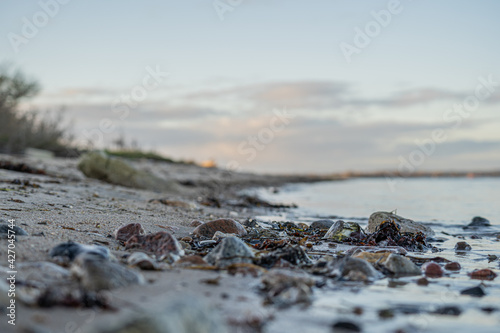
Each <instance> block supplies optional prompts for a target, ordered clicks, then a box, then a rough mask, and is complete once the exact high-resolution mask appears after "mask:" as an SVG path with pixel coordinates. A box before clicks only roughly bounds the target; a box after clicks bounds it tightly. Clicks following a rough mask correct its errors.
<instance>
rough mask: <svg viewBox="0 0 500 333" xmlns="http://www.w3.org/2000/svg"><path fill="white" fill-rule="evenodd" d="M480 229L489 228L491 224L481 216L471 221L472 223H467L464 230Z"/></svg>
mask: <svg viewBox="0 0 500 333" xmlns="http://www.w3.org/2000/svg"><path fill="white" fill-rule="evenodd" d="M480 227H491V223H490V221H489V220H488V219H485V218H484V217H481V216H475V217H474V218H473V219H472V222H471V223H469V224H468V225H467V226H466V227H464V228H465V229H467V228H480Z"/></svg>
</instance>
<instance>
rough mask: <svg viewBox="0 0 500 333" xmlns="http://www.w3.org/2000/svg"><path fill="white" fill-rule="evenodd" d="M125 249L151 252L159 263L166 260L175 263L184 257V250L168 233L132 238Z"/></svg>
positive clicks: (160, 232) (161, 232)
mask: <svg viewBox="0 0 500 333" xmlns="http://www.w3.org/2000/svg"><path fill="white" fill-rule="evenodd" d="M125 248H126V249H132V248H134V249H140V250H143V251H147V252H151V253H153V254H154V255H155V256H156V260H159V261H162V260H164V259H166V260H167V261H168V262H173V261H176V260H178V259H179V257H180V256H183V255H184V250H183V249H182V247H181V245H180V244H179V242H178V241H177V239H175V237H174V236H172V235H171V234H170V233H168V232H166V231H159V232H157V233H154V234H148V235H136V236H132V237H131V238H130V239H129V240H128V241H127V242H126V243H125Z"/></svg>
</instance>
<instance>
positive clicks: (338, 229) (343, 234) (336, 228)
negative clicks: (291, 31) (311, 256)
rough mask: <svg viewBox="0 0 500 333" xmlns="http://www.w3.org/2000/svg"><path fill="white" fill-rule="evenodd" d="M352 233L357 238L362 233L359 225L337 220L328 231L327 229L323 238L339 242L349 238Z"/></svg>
mask: <svg viewBox="0 0 500 333" xmlns="http://www.w3.org/2000/svg"><path fill="white" fill-rule="evenodd" d="M353 233H354V234H355V235H356V236H357V238H359V235H360V234H361V233H362V231H361V227H360V226H359V224H357V223H355V222H344V221H342V220H338V221H337V222H335V224H333V225H332V226H331V227H330V229H328V231H327V232H326V234H325V236H324V237H323V238H325V239H333V240H334V241H338V242H341V241H343V240H344V239H346V238H348V237H351V235H352V234H353ZM356 233H357V234H356ZM355 235H353V237H355Z"/></svg>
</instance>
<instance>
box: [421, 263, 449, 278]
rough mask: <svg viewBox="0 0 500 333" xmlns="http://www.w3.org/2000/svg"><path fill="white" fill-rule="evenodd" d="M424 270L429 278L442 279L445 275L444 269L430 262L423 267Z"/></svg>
mask: <svg viewBox="0 0 500 333" xmlns="http://www.w3.org/2000/svg"><path fill="white" fill-rule="evenodd" d="M422 270H423V271H424V273H425V275H427V276H429V277H441V276H443V274H444V271H443V269H442V268H441V266H439V264H436V263H435V262H428V263H426V264H424V265H423V266H422Z"/></svg>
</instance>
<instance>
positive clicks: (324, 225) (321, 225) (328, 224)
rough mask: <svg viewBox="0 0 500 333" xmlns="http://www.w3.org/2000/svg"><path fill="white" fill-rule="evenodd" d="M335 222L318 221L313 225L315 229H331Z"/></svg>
mask: <svg viewBox="0 0 500 333" xmlns="http://www.w3.org/2000/svg"><path fill="white" fill-rule="evenodd" d="M334 223H335V222H334V221H333V220H328V219H326V220H317V221H314V222H313V223H311V228H313V229H330V227H331V226H332V225H333V224H334Z"/></svg>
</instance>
